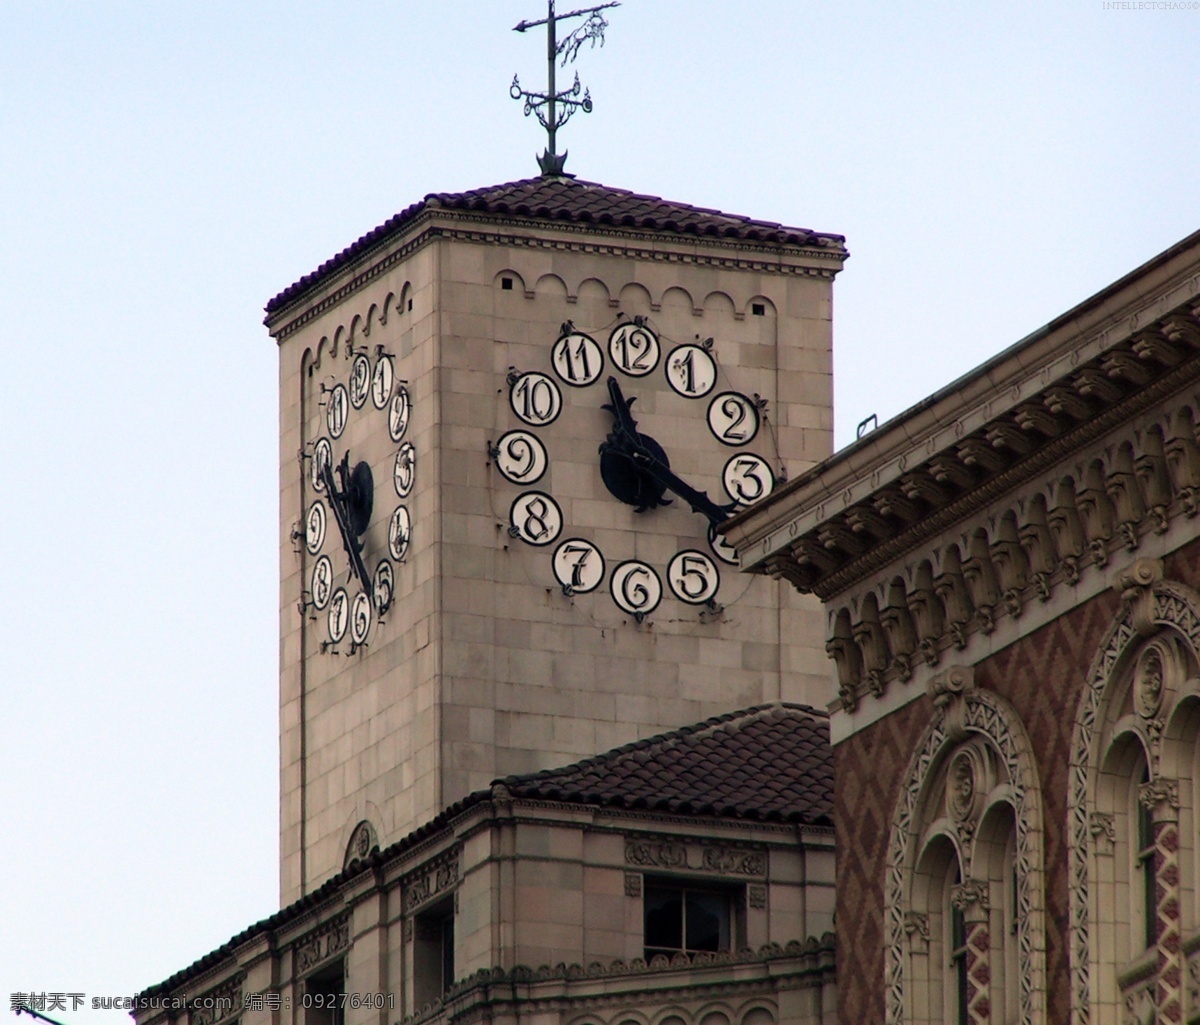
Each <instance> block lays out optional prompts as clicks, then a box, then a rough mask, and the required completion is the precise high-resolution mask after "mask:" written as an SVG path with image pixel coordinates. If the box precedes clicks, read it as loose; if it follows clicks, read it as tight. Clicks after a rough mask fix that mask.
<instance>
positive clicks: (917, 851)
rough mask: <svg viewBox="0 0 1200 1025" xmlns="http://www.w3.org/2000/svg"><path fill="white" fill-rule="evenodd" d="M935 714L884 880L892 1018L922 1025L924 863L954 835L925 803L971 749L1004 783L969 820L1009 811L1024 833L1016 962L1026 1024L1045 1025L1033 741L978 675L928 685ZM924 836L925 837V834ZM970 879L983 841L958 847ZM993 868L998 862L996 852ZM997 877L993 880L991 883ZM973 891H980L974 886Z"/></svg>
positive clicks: (911, 773) (915, 757) (909, 778)
mask: <svg viewBox="0 0 1200 1025" xmlns="http://www.w3.org/2000/svg"><path fill="white" fill-rule="evenodd" d="M929 693H930V696H931V698H932V699H933V705H934V715H933V718H932V720H931V721H930V723H929V725H928V726H926V728H925V731H924V733H923V734H922V736H921V739H920V741H919V742H918V744H917V747H916V749H915V750H914V752H913V754H912V757H911V758H910V760H909V763H908V767H907V769H906V771H905V774H904V776H903V777H902V779H903V783H902V785H901V790H900V796H899V799H898V801H897V804H896V810H895V812H894V814H893V817H892V823H891V831H890V837H889V842H888V852H887V865H886V874H885V879H884V904H885V907H884V928H885V943H886V950H885V958H884V966H885V967H884V970H885V973H886V978H885V1001H886V1002H885V1019H886V1021H887V1022H888V1025H902V1023H904V1022H908V1021H912V1020H913V1018H914V1014H913V1006H912V983H913V981H914V980H913V979H911V978H909V977H908V976H909V974H910V959H909V941H908V938H907V935H908V934H912V933H914V932H915V931H918V930H917V928H916V927H915V926H914V922H913V918H912V912H913V906H912V904H913V897H914V886H916V885H918V884H919V880H917V879H916V878H915V872H916V869H917V865H918V861H919V859H921V858H922V857H923V855H924V853H925V851H926V850H928V848H929V845H930V842H931V841H934V840H936V839H938V838H944V837H946V830H945V827H943V826H941V825H939V824H938V823H936V822H935V823H932V824H930V826H932V827H933V828H929V827H927V825H926V822H927V819H928V814H927V809H926V804H927V802H928V801H929V800H930V797H931V795H932V794H934V793H935V792H936V787H935V780H936V779H937V777H938V773H940V772H941V771H942V769H943V768H946V769H947V771H949V772H953V771H954V766H953V764H952V762H953V760H954V759H956V758H958V757H959V756H960V754H961V753H962V752H964V751H970V750H971V749H973V748H974V749H976V750H981V751H987V752H990V757H992V758H994V759H995V761H996V764H997V765H998V766H999V767H1000V768H1001V770H1002V772H1003V775H1004V777H1005V779H1004V780H1003V781H1001V782H998V783H997V784H996V785H993V786H991V787H988V788H987V789H986V791H985V792H984V793H983V794H982V795H981V798H980V801H981V803H980V804H979V805H978V806H977V807H975V808H973V809H972V810H971V812H970V815H971V817H972V818H973V821H974V822H975V823H979V822H987V821H990V820H991V819H992V817H993V810H994V809H996V808H997V807H1000V806H1005V811H1004V814H1006V815H1011V821H1012V823H1013V825H1014V828H1015V833H1016V835H1015V837H1014V847H1015V852H1014V867H1015V875H1016V887H1015V890H1016V892H1015V901H1016V906H1017V914H1016V921H1017V929H1018V934H1017V936H1016V940H1015V942H1016V961H1017V967H1018V980H1017V989H1018V998H1017V1004H1018V1009H1019V1015H1018V1018H1017V1020H1019V1021H1020V1022H1021V1023H1022V1025H1043V1023H1044V1022H1045V1020H1046V1012H1045V974H1046V969H1045V921H1044V920H1045V888H1044V879H1043V870H1042V860H1041V852H1042V850H1043V843H1042V806H1041V783H1040V780H1039V778H1038V772H1037V765H1036V763H1035V761H1034V758H1033V754H1032V748H1031V745H1030V742H1029V736H1028V734H1027V733H1026V731H1025V727H1024V725H1023V724H1022V723H1021V721H1020V718H1019V717H1018V716H1017V714H1016V711H1015V710H1014V709H1013V707H1012V706H1011V705H1010V704H1009V703H1008V702H1007V701H1005V700H1004V699H1003V698H1001V697H999V696H998V695H996V694H992V693H990V692H988V691H984V690H977V689H976V688H975V685H974V674H973V670H972V669H971V668H969V667H955V668H951V669H948V670H946V671H944V672H942V673H938V674H937V675H935V676H933V677H932V678H931V679H930V681H929ZM923 834H924V835H923ZM954 846H955V850H956V851H957V852H958V856H959V858H960V859H961V868H962V871H963V874H964V879H967V877H968V876H969V875H970V873H972V872H973V870H974V869H973V859H974V856H975V851H974V849H973V848H974V846H975V838H974V837H973V836H968V837H967V839H966V842H965V843H964V842H963V837H962V834H961V831H960V833H959V835H958V837H957V839H956V841H955V844H954ZM987 857H988V858H989V859H990V858H991V857H992V854H991V853H990V852H989V853H988V855H987ZM987 878H988V874H987V872H986V871H985V874H984V875H983V879H984V880H986V879H987ZM966 885H973V883H970V882H967V883H966Z"/></svg>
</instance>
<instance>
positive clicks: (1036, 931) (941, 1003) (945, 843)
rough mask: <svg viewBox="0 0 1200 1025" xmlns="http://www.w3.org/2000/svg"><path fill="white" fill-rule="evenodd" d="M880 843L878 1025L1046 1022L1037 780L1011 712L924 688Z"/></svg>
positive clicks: (953, 678) (967, 692) (958, 689)
mask: <svg viewBox="0 0 1200 1025" xmlns="http://www.w3.org/2000/svg"><path fill="white" fill-rule="evenodd" d="M930 690H931V693H932V694H933V697H934V704H935V708H936V709H937V712H936V716H935V719H934V722H933V723H932V724H931V725H930V726H929V727H928V728H927V730H926V733H925V734H924V736H923V738H922V742H921V743H920V744H919V745H918V747H917V750H916V751H914V753H913V756H912V760H911V761H910V763H909V770H908V775H907V778H906V780H905V784H904V786H903V787H902V790H901V796H900V801H899V802H898V806H897V811H896V815H895V818H894V819H893V825H892V837H891V842H890V843H889V848H888V876H887V878H888V882H889V885H888V888H887V890H886V893H885V899H886V900H887V920H888V922H889V923H890V934H889V936H888V937H887V939H888V940H889V941H890V942H889V944H888V949H887V959H886V963H887V971H888V974H887V995H886V1004H885V1008H886V1012H887V1020H888V1021H889V1022H896V1023H898V1022H905V1023H906V1025H907V1023H912V1025H935V1023H936V1025H948V1023H954V1025H957V1023H959V1022H967V1021H977V1020H981V1018H980V1015H982V1016H983V1017H984V1018H985V1019H986V1020H990V1021H993V1022H996V1023H1008V1022H1020V1023H1027V1025H1033V1023H1041V1022H1044V1021H1045V984H1044V978H1045V958H1044V949H1043V947H1042V943H1043V937H1044V925H1043V921H1044V914H1043V898H1042V869H1041V861H1040V858H1041V850H1042V842H1041V828H1042V827H1041V805H1040V784H1039V782H1038V778H1037V772H1036V767H1035V765H1034V762H1033V758H1032V755H1031V753H1030V748H1029V743H1028V738H1027V736H1026V734H1025V731H1024V729H1023V727H1022V726H1021V723H1020V721H1019V720H1018V719H1017V717H1016V714H1015V712H1014V711H1013V710H1012V708H1011V706H1009V705H1008V704H1007V702H1005V701H1004V700H1003V699H1001V698H999V697H997V696H996V695H994V694H990V693H986V692H979V691H975V690H974V688H973V686H972V684H971V680H970V672H969V670H963V669H951V670H948V671H947V672H946V673H943V674H939V675H938V676H935V677H934V678H933V680H932V681H931V684H930Z"/></svg>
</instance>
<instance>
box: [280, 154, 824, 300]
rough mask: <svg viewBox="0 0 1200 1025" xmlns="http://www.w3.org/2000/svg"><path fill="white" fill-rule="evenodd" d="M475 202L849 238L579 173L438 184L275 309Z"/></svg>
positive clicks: (567, 215)
mask: <svg viewBox="0 0 1200 1025" xmlns="http://www.w3.org/2000/svg"><path fill="white" fill-rule="evenodd" d="M439 208H441V209H446V210H472V211H478V212H481V213H489V214H499V215H502V216H508V217H514V216H515V217H528V218H531V219H534V220H549V221H570V222H574V223H577V224H600V225H606V226H611V227H622V228H641V229H646V230H651V231H665V232H674V233H676V234H680V235H696V236H704V237H709V238H727V239H738V240H744V241H749V242H759V243H766V244H774V245H780V246H816V247H820V248H831V247H832V248H839V249H840V248H841V247H842V245H843V244H844V243H845V241H846V240H845V238H844V237H843V236H841V235H830V234H825V233H822V232H815V231H809V230H808V229H807V228H789V227H787V226H785V225H782V224H779V223H777V222H775V221H758V220H754V219H753V218H750V217H742V216H740V215H738V214H727V213H722V212H721V211H720V210H713V209H710V208H707V207H701V206H690V205H689V204H687V203H674V202H671V201H669V200H665V199H660V198H659V197H658V196H643V195H639V194H638V193H636V192H629V191H628V190H626V189H614V188H612V187H610V186H608V185H600V184H598V183H596V182H587V181H580V180H579V179H578V178H526V179H524V180H522V181H515V182H505V183H503V184H501V185H491V186H488V187H487V188H482V189H472V190H471V191H469V192H431V193H430V194H429V195H427V196H426V197H425V198H424V199H423V200H421V201H420V202H419V203H414V204H413V205H412V206H409V207H406V208H405V209H404V210H401V211H400V213H398V214H396V215H395V216H393V217H390V218H389V219H388V220H386V221H384V222H383V224H381V225H379V227H377V228H374V229H373V230H371V231H369V232H367V233H366V234H365V235H363V236H362V237H361V238H360V239H358V241H357V242H354V243H352V244H351V245H350V246H348V247H347V248H345V249H343V250H342V251H341V252H340V253H338V254H337V255H336V256H334V257H332V258H331V259H329V260H326V261H325V262H324V263H323V264H321V265H320V266H319V267H318V268H317V269H316V270H315V271H313V272H312V273H311V274H306V275H305V276H304V277H302V278H301V279H300V280H299V281H297V282H295V283H294V284H292V285H289V286H288V287H287V288H285V289H284V290H283V291H282V292H280V293H279V294H278V295H277V296H275V298H273V299H272V300H271V301H270V302H268V303H267V306H266V312H267V314H268V316H269V315H270V314H273V313H274V312H275V311H277V310H279V309H281V308H282V307H284V306H286V305H287V304H288V303H290V302H291V301H292V300H293V299H296V298H298V297H299V296H301V295H303V294H304V293H305V292H307V291H308V290H309V289H310V288H313V287H314V286H316V285H318V284H320V283H321V282H322V281H324V280H325V279H326V278H328V277H330V276H331V275H333V274H335V273H337V272H338V271H339V270H341V269H342V268H343V267H345V266H346V265H347V264H349V263H351V262H353V261H354V260H355V259H357V258H358V257H359V256H361V255H362V254H363V253H365V252H368V251H369V250H371V249H373V248H375V247H376V246H378V245H380V244H382V243H383V242H384V241H386V240H387V239H388V238H390V237H391V236H392V235H393V234H395V233H396V232H398V231H399V230H400V229H401V228H403V227H404V226H405V225H407V224H409V223H410V222H412V221H414V220H416V218H417V217H418V215H420V214H421V213H423V212H424V211H425V210H436V209H439Z"/></svg>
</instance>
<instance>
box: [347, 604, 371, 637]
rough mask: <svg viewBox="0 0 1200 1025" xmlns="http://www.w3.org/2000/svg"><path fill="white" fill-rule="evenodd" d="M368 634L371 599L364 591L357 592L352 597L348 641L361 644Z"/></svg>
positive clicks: (369, 630) (369, 629)
mask: <svg viewBox="0 0 1200 1025" xmlns="http://www.w3.org/2000/svg"><path fill="white" fill-rule="evenodd" d="M370 632H371V599H370V598H368V597H367V594H366V592H365V591H359V592H358V594H356V595H355V596H354V604H353V606H352V607H351V610H350V640H352V641H353V642H354V643H355V644H363V643H364V642H365V641H366V639H367V634H369V633H370Z"/></svg>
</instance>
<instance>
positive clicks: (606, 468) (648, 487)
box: [600, 377, 671, 512]
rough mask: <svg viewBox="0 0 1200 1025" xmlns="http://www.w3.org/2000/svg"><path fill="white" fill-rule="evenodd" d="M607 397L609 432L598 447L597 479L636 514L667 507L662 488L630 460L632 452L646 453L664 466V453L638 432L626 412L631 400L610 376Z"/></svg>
mask: <svg viewBox="0 0 1200 1025" xmlns="http://www.w3.org/2000/svg"><path fill="white" fill-rule="evenodd" d="M608 394H609V398H611V399H612V401H611V402H610V403H606V404H605V405H604V406H603V407H602V408H604V409H607V410H608V411H609V412H610V413H612V415H613V429H612V432H611V433H610V434H609V436H608V437H607V438H605V439H604V441H603V442H602V443H601V445H600V477H601V479H602V480H603V481H604V486H605V487H606V488H608V490H609V493H610V494H611V495H612V496H613V497H614V498H616V499H617V500H618V501H621V502H624V503H625V504H626V505H633V506H637V511H638V512H645V511H646V510H647V509H653V508H655V507H656V506H659V505H669V504H670V502H671V500H670V499H669V498H663V494H664V492H665V491H666V488H665V486H663V485H662V484H661V483H660V482H659V481H658V480H656V479H655V478H654V477H650V476H648V475H647V474H645V473H643V472H642V471H641V470H640V469H639V468H638V467H637V466H636V465H635V463H634V459H633V456H634V452H635V451H650V452H652V453H653V454H654V455H655V456H656V457H657V458H659V459H660V461H661V462H663V463H664V464H665V463H667V462H668V460H667V453H666V452H664V451H663V448H662V446H661V445H660V444H659V443H658V442H657V441H655V440H654V439H653V438H651V437H649V436H648V435H645V436H643V435H641V434H639V433H638V429H637V421H636V420H635V419H634V418H633V414H632V413H630V412H629V407H630V406H632V405H633V403H634V399H629V400H626V399H625V396H624V395H622V394H621V386H620V385H619V384H618V383H617V380H616V378H614V377H610V378H609V379H608Z"/></svg>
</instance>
